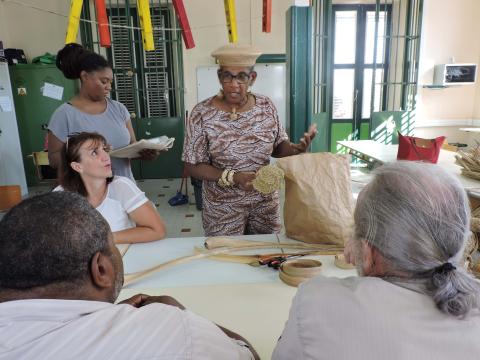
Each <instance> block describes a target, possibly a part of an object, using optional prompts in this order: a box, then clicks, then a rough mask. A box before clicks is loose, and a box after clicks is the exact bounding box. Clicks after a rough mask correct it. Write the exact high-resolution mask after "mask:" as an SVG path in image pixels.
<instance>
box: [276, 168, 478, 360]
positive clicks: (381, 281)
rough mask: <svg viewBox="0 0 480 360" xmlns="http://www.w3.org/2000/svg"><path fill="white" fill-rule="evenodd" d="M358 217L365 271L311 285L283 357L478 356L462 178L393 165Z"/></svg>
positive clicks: (299, 299) (361, 201) (298, 304)
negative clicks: (466, 260) (466, 253)
mask: <svg viewBox="0 0 480 360" xmlns="http://www.w3.org/2000/svg"><path fill="white" fill-rule="evenodd" d="M354 217H355V234H354V238H353V239H352V241H351V246H352V248H353V255H354V258H355V262H356V265H357V268H358V272H359V275H360V277H350V278H345V279H337V278H325V277H321V276H320V277H316V278H314V279H312V280H310V281H308V282H307V283H304V284H302V285H301V286H300V288H299V289H298V292H297V295H296V296H295V299H294V301H293V305H292V308H291V310H290V317H289V319H288V322H287V324H286V327H285V329H284V331H283V334H282V336H281V338H280V339H279V341H278V344H277V346H276V348H275V351H274V354H273V359H276V360H279V359H328V360H330V359H369V360H375V359H379V360H380V359H382V360H384V359H389V360H392V359H393V360H396V359H398V360H415V359H418V360H427V359H432V360H433V359H435V360H442V359H445V360H447V359H448V360H451V359H473V358H475V357H476V356H478V355H479V354H480V341H478V339H479V337H480V282H479V281H478V280H476V279H474V278H473V277H472V276H471V275H470V274H468V273H466V272H465V270H464V265H463V264H462V256H463V250H464V246H465V241H466V240H467V238H468V237H469V236H470V232H469V219H470V211H469V204H468V200H467V197H466V194H465V191H464V190H463V189H462V187H461V186H460V184H459V182H458V181H457V180H456V179H454V178H453V177H451V176H450V175H448V174H447V173H446V172H444V171H443V170H442V169H441V168H440V167H438V166H436V165H433V164H424V163H414V162H396V163H391V164H387V165H384V166H382V167H381V168H379V169H378V170H377V171H376V174H375V177H374V179H373V180H372V181H371V182H370V183H369V184H368V185H367V186H366V187H365V188H364V189H363V190H362V192H361V193H360V195H359V197H358V201H357V206H356V209H355V215H354Z"/></svg>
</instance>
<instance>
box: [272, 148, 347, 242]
mask: <svg viewBox="0 0 480 360" xmlns="http://www.w3.org/2000/svg"><path fill="white" fill-rule="evenodd" d="M277 164H278V166H280V168H282V169H283V171H284V172H285V204H284V220H285V228H286V233H287V236H288V237H290V238H292V239H296V240H300V241H304V242H307V243H315V244H335V245H342V246H343V244H344V243H345V242H346V241H347V240H349V239H350V237H351V236H352V233H353V209H354V202H353V195H352V189H351V184H350V156H348V155H338V154H331V153H314V154H303V155H297V156H289V157H286V158H282V159H278V161H277Z"/></svg>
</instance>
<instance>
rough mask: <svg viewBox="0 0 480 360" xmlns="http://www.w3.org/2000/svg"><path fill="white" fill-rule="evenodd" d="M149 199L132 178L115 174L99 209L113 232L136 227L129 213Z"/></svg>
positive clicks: (58, 188)
mask: <svg viewBox="0 0 480 360" xmlns="http://www.w3.org/2000/svg"><path fill="white" fill-rule="evenodd" d="M63 190H64V189H63V187H62V186H57V187H56V188H55V189H54V190H53V191H63ZM147 201H148V198H147V197H146V196H145V193H144V192H142V191H141V190H140V189H139V188H138V186H137V185H135V183H134V182H133V181H132V180H130V179H128V178H126V177H124V176H115V177H114V178H113V180H112V182H111V183H110V184H108V187H107V195H106V196H105V200H103V201H102V203H101V204H100V205H99V206H98V207H97V210H98V212H100V214H102V216H103V217H104V218H105V220H107V222H108V224H109V225H110V228H111V230H112V232H116V231H121V230H125V229H130V228H133V227H135V223H134V222H133V221H132V219H130V217H129V216H128V214H130V213H131V212H133V211H134V210H136V209H138V208H139V207H140V206H142V205H143V204H145V203H146V202H147Z"/></svg>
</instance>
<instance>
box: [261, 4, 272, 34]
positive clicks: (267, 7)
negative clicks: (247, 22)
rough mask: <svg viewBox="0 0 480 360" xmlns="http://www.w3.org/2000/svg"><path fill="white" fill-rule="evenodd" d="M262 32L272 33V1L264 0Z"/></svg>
mask: <svg viewBox="0 0 480 360" xmlns="http://www.w3.org/2000/svg"><path fill="white" fill-rule="evenodd" d="M262 31H263V32H265V33H269V32H271V31H272V0H263V16H262Z"/></svg>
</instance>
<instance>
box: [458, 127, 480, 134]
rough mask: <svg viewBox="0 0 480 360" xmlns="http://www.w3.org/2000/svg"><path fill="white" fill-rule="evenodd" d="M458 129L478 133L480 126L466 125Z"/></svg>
mask: <svg viewBox="0 0 480 360" xmlns="http://www.w3.org/2000/svg"><path fill="white" fill-rule="evenodd" d="M458 130H460V131H466V132H474V133H480V127H467V128H460V129H458Z"/></svg>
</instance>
